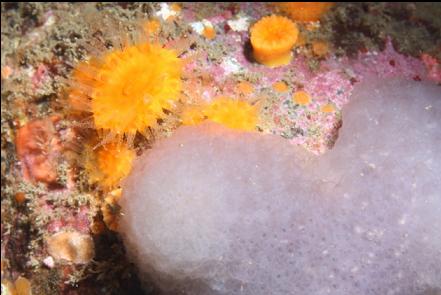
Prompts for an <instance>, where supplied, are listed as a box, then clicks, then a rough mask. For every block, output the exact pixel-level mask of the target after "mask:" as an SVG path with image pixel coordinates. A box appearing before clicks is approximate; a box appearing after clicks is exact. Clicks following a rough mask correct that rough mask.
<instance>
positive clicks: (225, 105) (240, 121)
mask: <svg viewBox="0 0 441 295" xmlns="http://www.w3.org/2000/svg"><path fill="white" fill-rule="evenodd" d="M204 113H205V115H206V116H207V118H208V119H209V120H211V121H213V122H216V123H219V124H222V125H224V126H227V127H229V128H233V129H239V130H246V131H253V130H254V129H255V128H256V124H257V109H256V107H255V106H252V105H250V104H249V103H247V102H245V101H240V100H234V99H230V98H225V97H220V98H218V99H216V100H214V101H213V102H212V103H211V104H210V105H209V106H208V107H207V108H206V110H205V111H204Z"/></svg>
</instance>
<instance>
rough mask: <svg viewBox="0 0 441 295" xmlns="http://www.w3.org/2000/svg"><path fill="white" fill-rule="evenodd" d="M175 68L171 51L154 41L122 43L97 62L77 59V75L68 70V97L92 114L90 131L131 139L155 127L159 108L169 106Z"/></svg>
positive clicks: (177, 79) (177, 84)
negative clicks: (120, 47) (69, 85)
mask: <svg viewBox="0 0 441 295" xmlns="http://www.w3.org/2000/svg"><path fill="white" fill-rule="evenodd" d="M181 69H182V62H181V60H180V59H179V58H178V57H177V54H176V53H175V52H174V51H173V50H170V49H166V48H163V47H162V46H161V45H159V44H150V43H144V44H139V45H132V46H126V47H125V48H123V49H121V50H114V51H111V52H109V53H107V54H105V55H104V56H103V57H102V58H101V60H100V62H99V63H98V62H93V63H92V62H91V63H89V64H87V65H85V64H84V63H83V64H82V65H81V68H80V69H79V71H80V72H83V74H81V73H78V71H76V72H74V75H73V80H74V81H73V87H71V93H70V101H71V102H75V104H76V105H77V106H81V105H86V104H87V105H88V107H87V108H84V109H85V110H87V111H90V112H92V113H93V121H94V127H95V128H96V129H98V130H102V131H104V133H105V134H110V135H111V136H110V137H115V136H116V137H120V138H123V137H124V136H125V137H126V138H129V139H133V137H134V136H135V134H136V132H141V133H143V132H144V131H145V129H146V128H148V127H155V125H156V122H157V120H158V119H160V118H162V117H164V116H165V114H164V109H171V108H173V106H174V105H173V102H174V101H176V100H178V98H179V93H180V90H181V84H182V82H181ZM80 101H81V102H83V103H79V102H80ZM129 141H130V140H129Z"/></svg>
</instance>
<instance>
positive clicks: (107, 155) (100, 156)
mask: <svg viewBox="0 0 441 295" xmlns="http://www.w3.org/2000/svg"><path fill="white" fill-rule="evenodd" d="M135 156H136V154H135V152H134V151H133V150H131V149H129V148H127V147H126V145H123V144H117V143H109V144H106V145H103V146H100V147H99V148H98V150H96V151H94V154H93V155H91V156H90V159H87V161H88V162H87V163H86V165H85V166H86V169H87V170H88V171H89V174H90V177H89V179H90V181H91V182H96V183H98V184H99V185H100V186H101V187H102V188H104V189H111V188H113V187H116V186H118V185H119V183H120V181H121V180H122V179H123V178H125V177H126V176H127V175H128V174H129V173H130V170H131V169H132V162H133V160H134V159H135Z"/></svg>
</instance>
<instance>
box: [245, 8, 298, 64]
mask: <svg viewBox="0 0 441 295" xmlns="http://www.w3.org/2000/svg"><path fill="white" fill-rule="evenodd" d="M298 35H299V29H298V28H297V25H296V24H295V23H293V22H292V21H291V20H289V19H288V18H286V17H283V16H276V15H271V16H267V17H264V18H262V19H261V20H260V21H258V22H257V23H256V24H254V26H253V27H252V28H251V45H252V47H253V56H254V58H255V59H256V61H257V62H259V63H261V64H264V65H266V66H269V67H278V66H282V65H287V64H289V62H290V61H291V58H292V53H291V49H292V48H293V46H294V45H295V43H296V41H297V37H298Z"/></svg>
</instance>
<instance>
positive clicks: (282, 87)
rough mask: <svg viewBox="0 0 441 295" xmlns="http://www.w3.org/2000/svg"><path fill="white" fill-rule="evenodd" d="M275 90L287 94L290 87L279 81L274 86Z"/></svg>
mask: <svg viewBox="0 0 441 295" xmlns="http://www.w3.org/2000/svg"><path fill="white" fill-rule="evenodd" d="M273 89H274V90H275V91H276V92H279V93H282V92H286V91H288V85H286V83H285V82H283V81H279V82H276V83H274V84H273Z"/></svg>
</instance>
